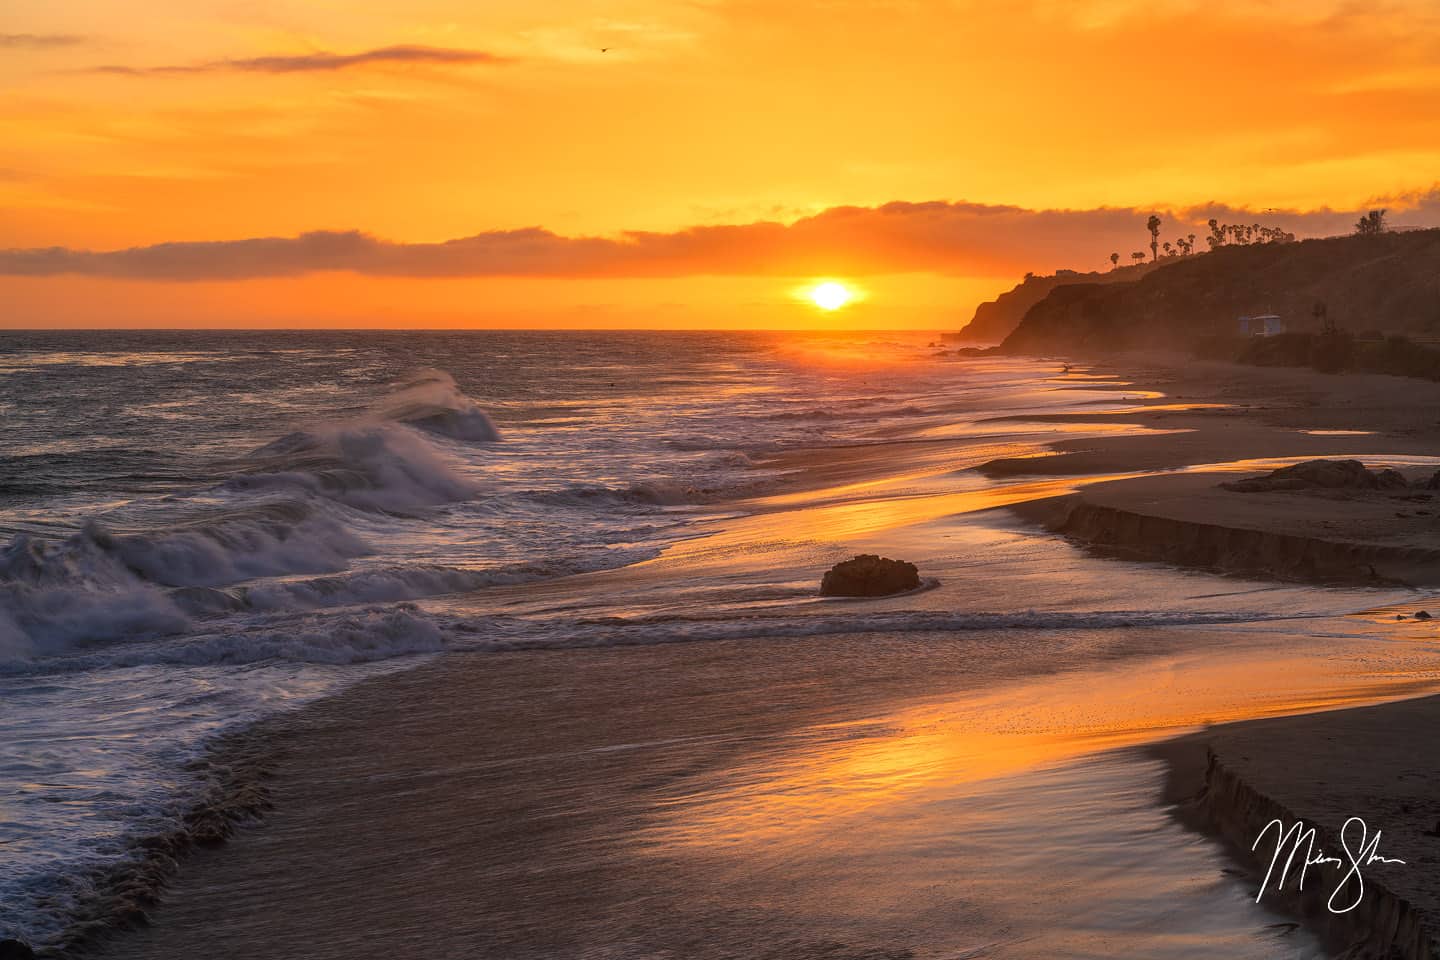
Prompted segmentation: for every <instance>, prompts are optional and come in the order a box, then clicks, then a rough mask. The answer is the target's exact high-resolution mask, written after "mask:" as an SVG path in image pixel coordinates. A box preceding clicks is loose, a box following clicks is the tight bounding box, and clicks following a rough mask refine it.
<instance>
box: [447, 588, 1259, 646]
mask: <svg viewBox="0 0 1440 960" xmlns="http://www.w3.org/2000/svg"><path fill="white" fill-rule="evenodd" d="M853 602H857V601H847V600H828V601H824V603H825V604H826V605H827V606H828V605H830V604H849V603H853ZM858 602H863V601H858ZM1274 619H1281V618H1280V617H1276V616H1275V615H1272V614H1261V613H1239V612H1205V611H1202V612H1175V613H1164V612H1154V611H1140V610H1100V611H1089V612H1068V613H1067V612H1058V611H1048V610H1045V611H1040V610H1027V611H1018V612H1014V613H988V612H977V613H955V612H947V611H931V610H903V611H885V612H872V613H856V614H848V615H844V614H842V615H830V614H815V615H791V616H771V617H766V616H753V617H746V616H741V617H731V618H726V619H707V618H699V617H685V616H663V617H662V616H656V617H635V618H625V617H610V618H605V619H596V620H580V621H575V622H572V623H569V624H564V625H559V624H553V623H546V622H542V621H533V620H526V619H522V618H487V619H483V620H469V621H467V620H463V619H461V620H457V621H454V622H453V623H451V624H450V625H449V627H448V628H449V629H452V630H454V631H455V632H457V633H459V634H463V635H467V636H469V637H472V638H474V639H473V640H472V641H471V643H470V644H469V646H471V647H472V648H473V649H478V650H514V649H530V648H539V647H553V648H561V647H565V648H569V647H609V646H632V645H650V644H662V643H693V642H699V641H705V640H764V639H796V638H803V637H820V636H838V635H842V634H872V633H892V634H894V633H901V634H906V633H974V632H985V631H996V630H1030V631H1073V630H1116V629H1128V628H1139V627H1177V626H1203V625H1207V624H1227V623H1252V622H1258V621H1263V620H1274Z"/></svg>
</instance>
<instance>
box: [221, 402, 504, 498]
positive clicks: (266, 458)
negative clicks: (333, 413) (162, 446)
mask: <svg viewBox="0 0 1440 960" xmlns="http://www.w3.org/2000/svg"><path fill="white" fill-rule="evenodd" d="M247 459H248V460H249V462H250V470H251V472H248V473H245V474H242V475H239V476H236V477H232V478H231V479H229V480H227V481H226V482H225V483H224V484H223V485H222V486H223V487H224V488H225V489H226V490H229V491H245V490H256V489H273V488H292V489H293V488H299V489H301V490H304V491H306V492H309V493H313V494H317V495H319V496H323V497H328V498H330V499H332V500H336V501H339V502H341V503H344V504H347V505H349V506H352V507H358V508H360V509H364V510H378V511H382V512H389V513H409V512H413V511H415V510H417V509H421V508H425V507H433V506H438V505H440V504H444V503H453V502H455V501H457V500H466V499H469V498H470V497H472V496H474V495H475V494H476V493H478V492H479V484H478V483H476V482H475V481H474V480H471V479H469V478H467V477H465V476H463V475H462V474H461V473H460V471H459V469H458V468H457V466H456V464H455V463H454V461H452V460H451V459H450V458H448V457H446V456H445V455H444V454H443V453H442V452H441V451H440V450H439V449H437V448H436V447H435V446H434V445H433V444H431V443H429V442H428V441H427V440H426V439H425V438H424V437H423V436H421V435H420V433H419V432H418V431H417V430H416V429H414V428H411V427H407V426H404V425H401V424H389V423H374V424H342V425H326V426H317V427H314V428H312V429H309V430H297V431H295V432H294V433H289V434H286V435H285V436H283V437H281V438H280V439H279V440H275V441H272V442H271V443H268V444H266V445H265V446H263V447H261V448H259V449H258V450H255V451H253V452H252V453H251V454H250V455H249V456H248V458H247Z"/></svg>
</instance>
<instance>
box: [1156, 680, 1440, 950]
mask: <svg viewBox="0 0 1440 960" xmlns="http://www.w3.org/2000/svg"><path fill="white" fill-rule="evenodd" d="M1437 722H1440V696H1434V695H1431V696H1425V697H1418V698H1414V699H1409V700H1400V701H1393V702H1388V703H1382V704H1378V705H1373V706H1364V707H1350V708H1347V709H1344V710H1338V711H1326V712H1319V713H1307V714H1298V715H1295V716H1289V717H1280V718H1267V719H1263V720H1252V721H1244V722H1240V723H1233V724H1226V725H1223V726H1220V727H1214V728H1211V729H1207V730H1205V731H1202V732H1199V733H1194V734H1189V735H1187V736H1183V737H1178V738H1175V739H1172V740H1169V741H1164V742H1162V743H1159V744H1154V745H1152V746H1151V747H1149V748H1148V752H1149V754H1150V755H1151V756H1154V757H1157V758H1159V759H1160V760H1162V761H1163V762H1164V763H1165V765H1166V788H1165V793H1164V800H1165V801H1166V802H1168V803H1172V804H1174V805H1175V807H1174V810H1175V816H1176V818H1177V819H1178V820H1179V821H1180V822H1181V823H1183V824H1185V825H1186V826H1188V827H1189V828H1191V829H1193V830H1197V831H1201V832H1203V833H1206V834H1207V835H1210V836H1213V837H1215V838H1217V839H1218V840H1220V841H1221V842H1222V843H1223V844H1224V845H1225V847H1226V849H1227V850H1228V851H1229V853H1230V855H1231V857H1232V859H1233V860H1234V862H1236V863H1237V864H1239V865H1240V866H1241V867H1242V868H1243V870H1244V872H1245V874H1246V877H1247V880H1248V882H1249V883H1250V885H1251V889H1252V893H1253V894H1254V895H1256V896H1257V897H1263V899H1264V901H1265V902H1267V903H1269V904H1271V905H1272V906H1275V907H1279V908H1281V909H1283V910H1284V911H1285V912H1287V913H1289V914H1291V915H1293V916H1296V917H1298V918H1300V919H1301V920H1302V921H1303V922H1304V923H1305V924H1307V926H1309V927H1310V929H1312V930H1314V931H1315V932H1316V933H1317V934H1319V935H1320V936H1321V937H1322V938H1323V939H1324V940H1325V942H1326V943H1328V944H1329V945H1331V947H1332V948H1333V949H1334V950H1335V951H1336V952H1337V954H1338V955H1340V956H1342V957H1345V958H1347V960H1348V958H1354V960H1360V958H1371V957H1373V958H1381V960H1392V958H1393V960H1433V958H1434V957H1436V956H1440V881H1437V878H1436V877H1435V876H1433V875H1427V873H1428V871H1429V870H1430V869H1432V867H1433V864H1434V863H1435V862H1436V860H1437V856H1436V853H1437V850H1440V836H1437V834H1440V821H1437V817H1436V814H1437V808H1436V807H1435V805H1434V801H1433V798H1434V797H1435V796H1437V795H1440V765H1436V764H1435V763H1434V762H1433V761H1432V762H1429V763H1427V762H1426V761H1425V760H1424V759H1423V758H1422V757H1421V756H1419V755H1418V754H1417V752H1416V751H1415V750H1413V748H1412V746H1411V744H1409V743H1408V742H1405V741H1404V738H1403V737H1400V736H1397V734H1399V733H1401V732H1402V731H1404V730H1406V729H1409V730H1416V729H1422V730H1423V729H1433V727H1434V725H1435V724H1436V723H1437ZM1377 791H1385V792H1384V793H1377ZM1356 816H1359V817H1361V818H1362V819H1363V820H1364V821H1365V826H1366V828H1367V831H1368V834H1367V835H1368V836H1370V837H1372V838H1373V837H1375V836H1377V835H1378V836H1379V837H1380V838H1381V840H1382V841H1383V843H1382V844H1380V845H1379V846H1378V847H1377V852H1378V853H1380V854H1381V855H1383V856H1385V857H1387V858H1396V859H1402V860H1404V861H1405V862H1404V863H1403V864H1388V863H1377V864H1366V865H1365V866H1364V867H1363V869H1362V870H1361V876H1362V877H1363V880H1364V887H1363V895H1362V896H1358V897H1356V893H1357V888H1356V887H1354V886H1353V885H1352V886H1350V887H1347V888H1346V889H1345V891H1344V892H1343V893H1337V888H1338V887H1339V885H1340V884H1339V883H1338V882H1337V880H1336V876H1337V870H1335V869H1333V868H1329V867H1328V866H1327V865H1321V866H1319V867H1317V868H1316V869H1315V870H1314V872H1313V875H1312V876H1310V877H1308V878H1307V883H1308V886H1306V887H1304V888H1303V889H1301V888H1299V886H1298V884H1297V882H1294V881H1297V876H1296V874H1298V872H1299V867H1300V864H1299V862H1298V861H1297V867H1296V870H1295V871H1294V872H1293V873H1292V875H1291V876H1290V878H1289V880H1287V881H1286V885H1285V886H1284V888H1281V887H1280V886H1279V882H1280V881H1279V878H1280V871H1281V870H1282V869H1283V866H1284V859H1285V856H1286V855H1288V854H1287V853H1282V854H1280V855H1279V856H1280V861H1279V864H1278V865H1277V866H1276V867H1275V868H1274V869H1275V870H1276V873H1275V875H1274V877H1272V878H1270V879H1269V881H1268V883H1266V873H1267V870H1269V869H1270V861H1269V860H1268V859H1267V854H1274V853H1275V850H1276V846H1277V845H1276V844H1275V843H1274V842H1273V838H1274V831H1273V829H1272V830H1271V831H1270V833H1268V834H1267V835H1266V836H1267V837H1268V838H1270V839H1268V840H1265V841H1263V842H1262V840H1261V835H1262V831H1265V830H1266V829H1267V825H1269V824H1270V823H1271V822H1272V821H1273V820H1279V821H1280V822H1281V824H1282V825H1283V826H1284V828H1288V827H1289V826H1290V825H1292V824H1303V825H1305V826H1308V827H1313V828H1314V829H1315V830H1316V845H1315V850H1316V851H1317V854H1318V853H1321V852H1323V854H1325V855H1340V856H1341V857H1342V860H1344V861H1345V865H1344V869H1349V865H1350V863H1351V861H1350V860H1349V859H1348V858H1349V856H1350V854H1349V853H1345V852H1344V851H1347V850H1348V851H1351V852H1353V853H1357V854H1358V853H1359V851H1360V850H1361V849H1362V848H1363V842H1364V841H1360V840H1357V839H1356V838H1357V837H1358V836H1359V833H1358V832H1357V831H1356V830H1352V831H1351V832H1350V833H1349V834H1348V835H1347V836H1348V838H1349V843H1348V846H1347V845H1346V843H1344V842H1342V839H1341V837H1342V828H1343V827H1344V826H1345V824H1346V821H1347V820H1349V819H1350V818H1351V817H1356ZM1377 831H1378V834H1377ZM1257 845H1258V849H1257V848H1256V847H1257ZM1284 849H1285V850H1286V851H1288V850H1289V849H1290V848H1289V847H1288V846H1286V847H1285V848H1284ZM1262 883H1266V886H1265V889H1264V891H1263V892H1262V891H1261V889H1260V888H1261V884H1262ZM1332 896H1339V899H1338V900H1336V901H1335V904H1334V906H1333V907H1332V906H1331V899H1332ZM1352 898H1355V899H1353V900H1352ZM1352 902H1353V903H1354V904H1355V905H1354V907H1353V908H1352V909H1348V910H1347V909H1345V908H1346V907H1348V906H1350V904H1351V903H1352Z"/></svg>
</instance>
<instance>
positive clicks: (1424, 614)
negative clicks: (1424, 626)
mask: <svg viewBox="0 0 1440 960" xmlns="http://www.w3.org/2000/svg"><path fill="white" fill-rule="evenodd" d="M1415 619H1416V620H1434V619H1435V618H1434V617H1432V616H1430V611H1429V610H1421V611H1420V612H1419V613H1417V614H1415Z"/></svg>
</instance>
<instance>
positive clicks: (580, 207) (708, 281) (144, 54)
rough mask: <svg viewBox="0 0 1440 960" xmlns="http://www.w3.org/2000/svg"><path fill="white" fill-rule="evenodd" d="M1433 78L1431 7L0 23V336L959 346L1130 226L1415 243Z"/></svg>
mask: <svg viewBox="0 0 1440 960" xmlns="http://www.w3.org/2000/svg"><path fill="white" fill-rule="evenodd" d="M604 47H609V48H611V49H610V51H609V52H608V53H602V52H600V51H601V48H604ZM1437 64H1440V8H1437V7H1436V5H1435V4H1434V2H1433V0H1417V2H1393V3H1373V4H1367V3H1356V2H1339V0H1336V2H1329V0H1303V2H1302V0H1271V2H1268V3H1267V2H1257V0H1249V2H1244V3H1240V2H1217V0H1212V2H1204V3H1202V2H1188V0H1187V2H1181V0H1151V2H1144V3H1142V2H1132V0H1094V2H1085V0H1030V2H1015V3H998V4H997V3H993V2H988V3H981V2H971V0H955V2H949V3H941V2H924V0H888V2H881V0H874V2H869V0H786V2H774V0H772V2H759V0H749V2H727V0H685V2H676V0H606V2H603V3H602V2H599V0H546V2H543V3H536V2H534V0H524V2H522V0H486V2H484V3H474V2H469V0H466V2H462V0H407V2H404V3H399V2H381V0H314V2H304V3H302V2H284V0H249V2H240V0H152V2H148V3H142V2H137V3H133V4H117V3H113V2H109V0H103V2H97V0H43V2H42V0H9V2H7V3H6V4H5V7H4V9H3V11H0V247H5V248H15V249H18V250H21V251H28V252H25V253H22V255H19V256H15V255H10V256H9V257H8V259H7V258H6V255H0V274H9V276H0V304H3V305H4V306H3V310H4V312H3V313H0V326H43V325H52V324H53V325H64V326H100V325H111V324H120V325H141V326H144V325H167V326H168V325H192V324H193V325H231V326H233V325H242V326H265V325H279V326H303V325H313V324H321V325H355V326H365V325H389V326H457V325H498V326H544V325H550V326H588V325H599V326H803V325H809V324H824V325H842V324H844V325H853V326H919V327H929V328H935V327H953V326H957V325H958V324H959V323H960V322H963V320H965V319H968V314H969V311H970V310H971V309H972V308H973V306H974V303H975V302H976V301H977V300H978V299H982V298H986V297H989V296H991V295H993V293H995V292H997V291H998V290H999V289H1002V288H1004V287H1006V286H1008V285H1009V284H1010V283H1011V282H1013V281H1014V280H1015V279H1017V278H1018V275H1019V274H1021V273H1023V272H1024V271H1025V270H1027V269H1036V270H1050V269H1053V268H1055V267H1057V266H1073V267H1079V268H1083V269H1094V268H1099V267H1101V266H1102V264H1104V263H1105V260H1106V258H1107V257H1108V255H1109V253H1110V252H1111V251H1112V250H1118V251H1119V252H1121V253H1122V256H1127V255H1128V253H1129V252H1130V251H1131V250H1140V249H1142V248H1143V247H1144V245H1145V243H1146V242H1147V240H1148V237H1147V236H1146V235H1145V230H1144V225H1143V224H1144V219H1145V216H1146V215H1147V214H1148V213H1149V212H1150V211H1151V210H1152V209H1156V210H1160V211H1162V212H1166V213H1167V233H1173V232H1184V231H1185V230H1186V229H1193V227H1186V226H1185V224H1187V223H1190V224H1193V223H1194V222H1196V221H1197V220H1198V221H1199V222H1203V220H1204V219H1205V216H1206V215H1207V213H1208V211H1205V210H1201V211H1198V212H1196V211H1192V208H1195V207H1200V206H1203V205H1206V204H1210V203H1216V202H1218V203H1224V204H1228V205H1230V206H1231V207H1239V208H1245V209H1246V210H1247V211H1251V212H1245V213H1242V214H1237V216H1239V217H1240V218H1241V219H1243V220H1245V222H1250V221H1251V220H1275V219H1277V218H1278V217H1283V218H1285V219H1286V220H1287V222H1288V223H1289V225H1290V226H1291V228H1292V229H1296V230H1297V231H1299V232H1302V233H1329V232H1336V231H1338V230H1343V229H1344V227H1345V224H1346V223H1348V222H1349V221H1350V220H1353V217H1351V216H1349V212H1350V211H1353V210H1355V209H1358V208H1361V207H1363V206H1365V205H1366V204H1368V203H1370V202H1371V201H1372V200H1374V199H1375V198H1386V199H1385V202H1386V203H1388V205H1389V206H1391V207H1392V209H1394V210H1395V211H1396V212H1394V213H1392V218H1393V219H1395V220H1397V221H1400V222H1413V223H1421V222H1424V223H1440V202H1437V200H1436V197H1435V196H1434V195H1433V194H1432V193H1431V191H1432V188H1433V186H1434V182H1435V180H1436V174H1435V173H1434V171H1436V170H1440V163H1437V160H1440V66H1437ZM932 201H948V202H949V203H948V205H945V206H909V205H923V204H929V203H930V202H932ZM896 202H900V203H902V204H907V205H906V206H896V205H895V204H896ZM887 204H888V205H891V206H886V205H887ZM835 207H858V208H864V209H862V210H859V211H851V212H841V213H835V212H833V211H832V212H831V213H829V214H824V211H827V210H830V209H831V208H835ZM1327 207H1329V208H1334V209H1335V210H1337V211H1341V213H1339V214H1336V215H1334V216H1331V215H1328V214H1323V213H1322V214H1320V215H1313V214H1311V212H1312V211H1315V210H1318V209H1321V208H1327ZM1271 208H1278V209H1281V210H1283V211H1286V213H1285V214H1283V215H1282V214H1265V213H1264V211H1266V210H1269V209H1271ZM1172 212H1173V213H1174V214H1175V218H1174V219H1172V218H1171V217H1170V216H1169V214H1170V213H1172ZM817 214H823V215H821V216H818V217H817V216H816V215H817ZM757 222H766V223H773V224H774V225H775V226H774V227H773V228H763V229H762V228H756V227H747V226H745V225H750V224H755V223H757ZM721 225H738V226H740V227H741V229H736V230H734V231H705V230H700V231H697V230H696V229H695V228H706V227H716V226H721ZM784 225H793V226H790V227H789V228H788V230H787V229H786V227H785V226H784ZM526 228H539V230H540V231H544V232H543V233H540V232H536V233H533V234H530V233H527V234H505V233H501V232H502V231H516V230H522V229H526ZM311 231H327V232H330V231H333V232H336V233H337V234H339V235H341V237H342V239H341V240H333V241H332V240H325V241H324V242H325V243H326V244H329V245H334V244H336V243H339V244H342V245H343V246H344V250H343V251H342V252H341V253H340V254H337V255H334V256H331V255H330V254H329V253H327V254H326V255H325V256H324V257H323V258H321V259H306V257H305V256H294V255H292V254H293V248H292V247H284V246H282V247H277V248H275V249H274V250H269V249H268V248H267V249H266V250H263V251H261V252H260V253H256V250H255V248H254V247H253V246H250V247H246V246H237V245H235V244H234V243H233V242H234V241H243V240H247V239H251V238H290V237H295V236H297V235H300V234H304V233H307V232H311ZM349 231H360V232H361V233H362V234H363V235H364V237H363V238H359V239H344V235H345V234H346V233H347V232H349ZM626 231H647V232H648V233H647V234H646V236H644V237H638V238H637V237H636V236H634V235H633V234H627V233H626ZM476 237H478V238H480V239H479V240H474V241H470V242H469V243H468V245H466V246H464V248H463V250H464V256H463V257H460V258H459V259H458V260H457V254H456V252H455V251H456V249H457V248H455V247H454V246H453V245H452V246H449V247H443V248H435V247H431V246H421V247H416V246H415V245H433V244H437V243H441V242H443V241H449V240H455V239H458V238H476ZM617 240H618V241H619V243H618V244H617V243H616V241H617ZM201 241H217V242H223V243H219V244H217V245H215V246H208V247H200V248H196V247H193V246H182V247H164V248H160V249H159V250H153V251H149V252H147V253H145V254H144V266H143V268H141V267H136V266H135V265H134V263H135V262H134V261H133V260H123V261H122V260H116V259H114V258H111V259H108V260H107V259H103V258H100V259H96V258H84V257H76V256H72V255H71V254H73V253H74V252H76V251H111V250H117V249H123V248H131V247H146V246H151V245H155V244H166V243H179V244H194V243H195V242H201ZM49 247H61V248H66V250H65V251H62V252H63V253H65V254H66V255H65V256H64V257H61V258H57V257H55V256H50V257H49V258H48V259H45V260H44V261H43V266H42V265H39V264H41V260H39V259H37V255H36V254H35V253H34V250H35V249H36V248H49ZM520 247H523V250H522V253H523V256H521V255H520V254H516V253H515V251H516V250H517V248H520ZM352 248H357V249H359V253H358V254H357V253H355V252H354V251H353V250H352ZM326 249H327V250H328V249H329V246H327V247H326ZM377 251H378V252H377ZM356 256H358V257H359V259H354V257H356ZM197 257H198V258H199V259H200V260H203V264H201V265H200V266H196V263H197V260H196V258H197ZM347 258H349V259H347ZM287 264H288V266H287ZM297 265H299V266H297ZM286 273H293V274H295V275H282V274H286ZM15 274H32V275H29V276H15ZM33 274H39V275H33ZM437 274H439V275H438V276H437ZM515 274H525V275H519V276H517V275H515ZM822 274H823V275H829V274H839V275H842V276H843V275H854V276H856V277H857V281H858V282H859V284H860V285H861V286H862V287H864V288H865V289H866V290H867V291H869V293H870V296H869V297H868V298H867V299H866V300H864V301H863V302H862V303H859V304H856V305H853V306H851V307H847V308H844V309H843V310H841V311H837V312H836V313H834V314H820V313H818V312H817V311H815V310H814V309H813V308H809V307H806V306H805V305H803V304H801V303H798V302H797V301H795V299H794V298H793V297H791V296H790V291H791V289H792V288H793V287H794V285H795V283H796V282H799V281H801V280H804V279H805V278H806V277H808V276H811V275H822Z"/></svg>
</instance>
